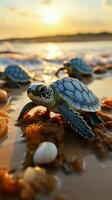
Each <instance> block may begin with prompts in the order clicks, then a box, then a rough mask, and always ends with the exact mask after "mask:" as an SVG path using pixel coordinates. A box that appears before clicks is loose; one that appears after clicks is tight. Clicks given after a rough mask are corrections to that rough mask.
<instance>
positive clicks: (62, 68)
mask: <svg viewBox="0 0 112 200" xmlns="http://www.w3.org/2000/svg"><path fill="white" fill-rule="evenodd" d="M64 69H65V67H61V68H60V69H58V70H57V72H56V73H55V76H57V77H58V75H59V72H60V71H62V70H64Z"/></svg>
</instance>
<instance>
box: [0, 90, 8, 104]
mask: <svg viewBox="0 0 112 200" xmlns="http://www.w3.org/2000/svg"><path fill="white" fill-rule="evenodd" d="M7 100H8V94H7V92H6V91H5V90H2V89H0V103H5V102H7Z"/></svg>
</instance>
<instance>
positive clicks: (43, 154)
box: [33, 142, 58, 165]
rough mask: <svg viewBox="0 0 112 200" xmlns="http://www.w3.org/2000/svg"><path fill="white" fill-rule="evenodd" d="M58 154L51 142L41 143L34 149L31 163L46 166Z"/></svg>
mask: <svg viewBox="0 0 112 200" xmlns="http://www.w3.org/2000/svg"><path fill="white" fill-rule="evenodd" d="M57 154H58V150H57V147H56V145H55V144H53V143H52V142H42V143H40V145H39V146H38V148H37V149H36V151H35V153H34V156H33V162H34V164H35V165H36V164H46V163H50V162H52V161H54V160H55V159H56V156H57Z"/></svg>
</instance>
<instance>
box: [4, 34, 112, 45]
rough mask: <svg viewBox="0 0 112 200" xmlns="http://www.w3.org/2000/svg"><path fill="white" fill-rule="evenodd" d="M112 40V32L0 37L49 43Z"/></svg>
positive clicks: (10, 40) (7, 40)
mask: <svg viewBox="0 0 112 200" xmlns="http://www.w3.org/2000/svg"><path fill="white" fill-rule="evenodd" d="M104 41H112V34H111V33H110V34H77V35H57V36H44V37H33V38H30V37H29V38H9V39H0V43H2V42H20V43H27V42H29V43H35V42H37V43H48V42H56V43H61V42H104Z"/></svg>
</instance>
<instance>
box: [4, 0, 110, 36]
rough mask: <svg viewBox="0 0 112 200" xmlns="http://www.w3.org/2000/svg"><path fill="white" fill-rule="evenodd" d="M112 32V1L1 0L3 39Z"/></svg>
mask: <svg viewBox="0 0 112 200" xmlns="http://www.w3.org/2000/svg"><path fill="white" fill-rule="evenodd" d="M101 31H109V32H112V0H0V38H1V39H2V38H14V37H35V36H46V35H59V34H75V33H79V32H81V33H85V32H101Z"/></svg>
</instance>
